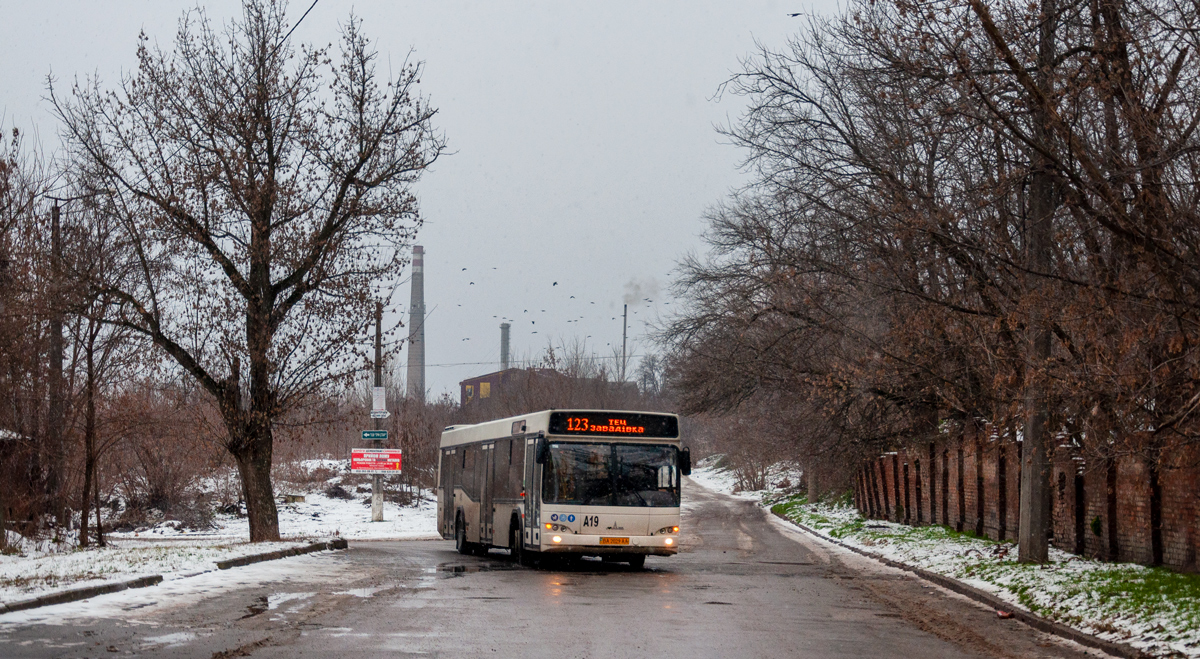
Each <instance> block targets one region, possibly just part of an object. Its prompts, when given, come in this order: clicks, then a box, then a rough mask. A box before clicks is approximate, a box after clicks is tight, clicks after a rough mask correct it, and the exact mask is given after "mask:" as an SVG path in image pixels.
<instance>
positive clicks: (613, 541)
mask: <svg viewBox="0 0 1200 659" xmlns="http://www.w3.org/2000/svg"><path fill="white" fill-rule="evenodd" d="M600 544H602V545H627V544H629V538H600Z"/></svg>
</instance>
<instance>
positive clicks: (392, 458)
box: [350, 448, 400, 474]
mask: <svg viewBox="0 0 1200 659" xmlns="http://www.w3.org/2000/svg"><path fill="white" fill-rule="evenodd" d="M350 471H352V472H354V473H356V474H398V473H400V449H398V448H355V449H350Z"/></svg>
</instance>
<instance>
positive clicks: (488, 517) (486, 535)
mask: <svg viewBox="0 0 1200 659" xmlns="http://www.w3.org/2000/svg"><path fill="white" fill-rule="evenodd" d="M485 448H486V449H487V450H485V451H483V460H484V462H483V478H482V479H480V485H481V488H480V492H479V494H480V497H479V541H480V542H482V543H484V544H490V543H491V542H492V524H493V523H494V522H495V520H494V519H492V518H493V517H494V516H495V515H493V513H494V512H495V511H494V510H492V492H493V490H494V489H495V488H494V485H495V473H496V445H495V444H491V445H489V446H486V447H485Z"/></svg>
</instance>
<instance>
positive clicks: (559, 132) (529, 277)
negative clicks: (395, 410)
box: [0, 0, 836, 396]
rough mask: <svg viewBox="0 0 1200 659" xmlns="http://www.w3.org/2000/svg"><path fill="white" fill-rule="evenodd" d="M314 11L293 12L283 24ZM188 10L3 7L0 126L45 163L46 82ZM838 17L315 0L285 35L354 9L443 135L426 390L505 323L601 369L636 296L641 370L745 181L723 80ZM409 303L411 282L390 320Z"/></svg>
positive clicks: (533, 344) (156, 32)
mask: <svg viewBox="0 0 1200 659" xmlns="http://www.w3.org/2000/svg"><path fill="white" fill-rule="evenodd" d="M201 5H202V6H203V7H204V8H205V9H206V11H207V12H208V15H209V17H210V18H211V19H212V20H213V21H214V22H217V23H219V22H221V21H224V20H228V19H230V18H233V17H239V16H240V3H239V2H236V1H228V0H222V1H220V2H204V3H201ZM309 5H310V0H293V2H292V3H291V6H290V8H289V15H290V18H291V21H292V22H293V23H294V22H295V20H296V19H298V18H299V17H300V15H301V14H302V13H303V12H304V10H306V9H307V8H308V7H309ZM195 6H196V3H195V2H169V1H166V0H155V1H153V2H151V1H146V0H106V1H104V2H100V1H95V2H83V1H80V2H57V1H54V0H42V1H41V2H25V1H21V2H11V1H8V0H0V20H2V21H3V22H2V23H0V31H2V34H0V62H3V65H2V66H0V119H2V121H0V124H3V125H4V126H5V128H6V129H7V128H11V127H13V126H16V127H19V128H21V129H23V130H25V131H26V132H27V133H28V132H30V131H33V132H35V133H36V134H37V136H38V137H39V139H40V141H41V144H42V148H43V150H44V151H45V152H47V153H52V152H53V151H54V150H55V148H56V147H57V143H58V140H57V137H56V135H57V130H58V127H57V124H56V122H55V120H54V118H53V117H52V115H51V114H50V110H49V107H48V103H47V102H46V101H45V100H44V97H45V95H46V89H45V81H46V76H47V74H50V73H53V75H54V76H55V77H56V78H57V79H58V80H59V81H60V83H62V84H64V86H65V85H66V83H69V82H70V80H71V79H72V78H73V77H74V76H76V75H84V74H90V73H96V74H98V75H99V76H100V77H101V78H102V80H104V81H106V82H108V83H109V84H110V85H111V84H115V83H116V82H117V80H118V79H119V76H120V74H121V72H122V71H129V70H131V69H132V68H133V67H135V66H136V58H135V49H136V45H137V41H136V40H137V35H138V32H139V31H141V30H144V31H145V32H146V34H147V35H148V36H149V37H150V38H151V40H153V41H157V42H158V44H159V45H160V46H162V47H163V48H164V49H169V48H170V47H171V45H172V43H173V41H174V36H175V29H176V25H177V21H178V19H179V17H180V15H181V14H182V12H184V11H185V10H187V9H189V8H192V7H195ZM835 9H836V5H835V3H834V1H833V0H818V1H817V2H813V1H812V0H786V1H784V0H688V1H686V2H685V1H670V2H658V1H656V2H589V3H582V2H498V1H489V2H463V1H439V2H428V1H426V2H417V1H412V0H375V1H372V0H358V1H357V2H350V1H346V0H320V1H319V2H318V3H317V5H316V6H315V7H314V8H313V10H312V11H311V13H310V14H309V15H308V17H307V18H306V19H305V20H304V21H303V22H302V23H301V25H300V26H299V28H298V29H297V30H296V34H295V36H296V37H298V38H299V39H300V40H302V41H306V42H311V43H318V44H326V43H330V42H334V43H336V41H337V38H338V33H337V30H338V25H339V23H341V22H343V21H344V20H345V19H346V17H347V16H348V15H349V14H350V12H351V10H353V11H354V13H355V14H357V15H358V16H359V17H361V18H362V19H363V21H364V25H365V32H366V33H367V34H368V35H369V36H370V37H371V38H372V39H374V40H376V43H377V46H378V49H379V51H380V54H381V56H382V58H383V62H384V64H383V66H382V67H381V70H383V71H386V70H387V62H389V61H390V62H391V63H392V64H393V65H394V70H395V69H398V68H399V65H400V64H401V63H402V62H403V61H404V60H405V58H406V57H408V56H409V51H410V49H411V51H412V57H414V58H415V59H417V60H421V61H424V63H425V72H424V76H423V78H422V83H421V87H420V88H421V91H422V92H423V93H424V94H425V95H426V96H428V97H429V98H430V99H431V101H432V103H433V105H434V106H435V107H437V108H438V109H439V110H440V114H439V116H438V118H437V120H436V121H437V125H438V126H439V127H440V128H441V130H442V131H443V132H444V133H445V135H446V137H447V139H448V141H449V147H450V151H451V152H452V155H449V156H447V157H445V158H444V159H442V160H439V161H438V162H437V163H436V165H435V166H434V167H433V169H432V170H431V171H429V172H428V173H427V174H426V175H425V178H424V179H423V180H422V181H421V183H420V184H419V186H418V188H417V194H418V196H419V198H420V200H421V212H422V215H423V216H424V218H425V226H424V228H423V229H422V231H421V234H420V236H419V238H418V241H417V242H418V244H421V245H424V247H425V251H426V256H425V288H426V290H425V299H426V307H427V310H428V311H429V316H428V319H427V321H426V361H427V363H428V367H427V370H426V385H427V388H428V389H429V391H430V393H431V395H432V396H437V395H439V394H441V393H442V392H450V393H452V394H454V395H455V396H457V395H458V382H459V381H460V380H462V379H465V378H467V377H471V376H473V375H480V374H483V373H488V372H491V371H494V370H496V369H497V368H498V367H499V359H500V330H499V325H500V323H501V321H502V320H503V319H505V318H507V319H511V321H512V324H513V328H512V352H513V356H514V358H515V359H522V358H531V357H536V356H538V355H539V354H541V353H543V352H544V350H545V348H546V346H547V344H548V343H549V342H550V341H554V342H555V343H558V342H559V341H567V342H570V341H572V340H574V339H575V338H579V339H586V341H587V343H588V345H589V346H590V347H591V348H592V349H593V350H594V351H595V352H596V353H597V354H598V355H600V356H608V355H611V352H610V351H611V348H610V344H611V345H613V346H619V344H620V340H621V318H620V316H621V305H622V303H623V298H625V297H627V296H628V297H631V298H632V299H633V301H634V304H632V305H631V306H630V316H629V319H630V322H629V325H630V327H629V334H630V337H631V341H632V342H634V343H636V344H637V346H638V351H637V354H639V355H640V354H642V353H644V352H646V351H647V350H652V349H653V346H652V345H651V344H650V342H649V340H648V339H646V338H644V335H645V331H646V328H645V325H644V323H645V322H646V321H653V320H654V319H656V318H658V317H661V316H665V315H667V314H669V313H670V312H671V305H672V304H673V301H672V300H671V299H670V297H669V295H668V285H669V283H670V279H671V272H672V270H673V268H674V267H675V264H676V262H677V261H678V260H679V258H680V257H681V256H682V255H684V254H685V253H687V252H689V251H700V250H701V249H702V244H701V242H700V234H701V233H702V232H703V230H704V224H703V221H702V216H703V213H704V211H705V208H706V207H708V206H709V205H711V204H713V203H714V202H716V201H718V200H720V199H721V198H722V197H723V196H724V195H725V194H727V192H728V191H729V190H730V189H732V188H734V187H737V186H738V185H740V184H741V183H742V182H743V181H744V177H743V175H742V174H741V173H739V171H738V169H737V164H738V160H739V158H740V157H741V155H742V154H740V153H739V152H738V151H737V150H736V149H735V148H734V147H731V146H729V145H727V144H723V143H722V140H721V138H720V136H718V135H717V133H716V132H715V130H714V125H715V124H724V123H727V122H728V121H730V120H734V119H736V118H737V116H738V115H739V114H740V113H741V111H742V108H743V99H741V98H738V97H734V96H730V95H726V96H724V97H723V98H717V96H716V95H717V90H718V87H719V85H720V84H721V82H722V81H724V80H726V79H727V78H728V77H729V76H730V74H731V73H732V72H734V71H735V70H736V69H737V68H738V60H739V58H741V57H744V56H746V55H748V54H750V53H752V52H753V51H754V50H755V42H756V41H757V42H759V43H762V44H764V45H767V46H772V47H781V46H783V45H784V44H785V42H786V39H787V37H788V35H789V34H791V33H792V32H794V31H795V30H796V28H797V27H798V26H799V25H800V21H801V20H802V19H799V18H791V17H789V16H788V14H789V13H793V12H831V11H834V10H835ZM464 268H465V270H464ZM472 282H473V283H472ZM554 282H558V285H557V286H555V285H554ZM408 296H409V291H408V287H407V284H404V285H402V286H401V287H400V289H399V290H397V293H396V296H395V298H394V300H393V301H394V304H395V307H396V309H397V311H401V312H402V311H404V310H405V307H407V303H408ZM647 298H648V299H649V300H652V302H647V301H646V299H647ZM393 320H394V317H393ZM404 321H405V322H407V321H408V318H407V316H404ZM398 359H399V360H400V364H403V363H404V359H405V354H404V353H403V352H402V353H401V354H400V355H398ZM634 363H635V365H636V360H635V362H634ZM632 368H633V366H631V369H632ZM400 372H401V373H403V369H402V368H401V369H400Z"/></svg>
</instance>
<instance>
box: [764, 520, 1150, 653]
mask: <svg viewBox="0 0 1200 659" xmlns="http://www.w3.org/2000/svg"><path fill="white" fill-rule="evenodd" d="M771 514H773V515H775V516H776V517H778V518H780V519H782V520H783V521H785V522H787V523H788V524H791V525H793V526H795V527H796V528H798V529H800V530H802V531H804V532H805V533H808V534H809V535H812V536H815V537H817V538H819V539H821V540H824V541H825V542H830V543H833V544H835V545H837V546H839V547H842V548H843V549H849V550H850V551H852V552H854V553H856V554H860V555H862V556H866V557H867V558H870V559H873V560H876V561H879V562H880V563H883V564H884V565H887V566H890V567H894V568H899V569H901V570H905V571H907V572H912V573H913V574H915V575H917V576H918V577H921V578H922V579H924V580H926V581H930V582H932V583H935V584H937V585H939V586H941V587H942V588H945V589H946V590H951V591H954V592H956V593H958V594H959V595H963V596H965V597H969V598H971V599H973V600H975V601H976V602H979V603H980V604H984V605H987V606H989V607H991V608H993V609H996V610H1003V611H1009V612H1011V613H1012V616H1013V618H1015V619H1016V620H1020V621H1021V622H1023V623H1025V624H1027V625H1029V626H1030V627H1033V628H1034V629H1037V630H1040V631H1043V632H1046V633H1048V634H1054V635H1055V636H1058V637H1061V638H1065V639H1067V640H1068V641H1074V642H1076V643H1078V644H1080V645H1085V646H1087V647H1089V648H1095V649H1097V650H1101V651H1103V652H1107V653H1108V654H1111V655H1113V656H1117V657H1123V658H1124V659H1147V658H1149V657H1150V656H1151V655H1148V654H1146V653H1145V652H1142V651H1141V650H1139V649H1137V648H1135V647H1133V646H1131V645H1127V644H1125V643H1117V642H1114V641H1106V640H1104V639H1101V638H1097V637H1095V636H1093V635H1091V634H1088V633H1086V632H1081V631H1079V630H1078V629H1075V628H1073V627H1068V626H1066V625H1064V624H1062V623H1059V622H1055V621H1053V620H1050V619H1047V618H1043V617H1041V616H1039V615H1037V614H1034V613H1030V612H1029V611H1026V610H1024V609H1019V608H1016V607H1015V606H1013V604H1012V603H1011V602H1005V601H1004V600H1002V599H1000V598H999V597H996V596H995V595H993V594H991V593H989V592H986V591H983V590H980V589H978V588H975V587H973V586H968V585H967V584H965V583H963V582H961V581H958V580H956V579H951V578H950V577H947V576H944V575H941V574H937V573H936V572H930V571H929V570H925V569H922V568H919V567H914V566H912V565H908V564H905V563H901V562H899V561H894V560H892V559H890V558H885V557H883V556H879V555H877V554H873V553H871V552H869V551H866V550H863V549H859V548H858V547H853V546H851V545H848V544H846V543H844V542H841V541H839V540H837V539H834V538H831V537H829V536H827V535H824V534H822V533H819V532H818V531H816V530H815V529H811V528H809V527H807V526H805V525H804V524H800V523H798V522H796V521H794V520H791V519H788V518H787V517H785V516H783V515H780V514H779V513H776V512H775V511H771Z"/></svg>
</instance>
